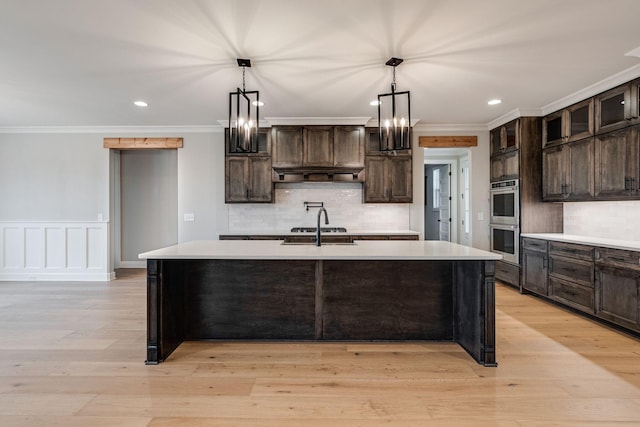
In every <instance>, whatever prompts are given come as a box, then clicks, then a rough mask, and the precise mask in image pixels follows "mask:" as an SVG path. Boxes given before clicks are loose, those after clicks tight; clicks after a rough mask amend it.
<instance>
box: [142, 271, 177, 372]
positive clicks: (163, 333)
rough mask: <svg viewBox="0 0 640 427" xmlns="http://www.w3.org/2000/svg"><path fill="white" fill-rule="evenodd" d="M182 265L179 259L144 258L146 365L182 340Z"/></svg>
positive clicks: (171, 349) (155, 361) (169, 350)
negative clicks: (145, 262) (145, 276)
mask: <svg viewBox="0 0 640 427" xmlns="http://www.w3.org/2000/svg"><path fill="white" fill-rule="evenodd" d="M183 267H184V266H183V264H182V263H181V262H180V261H172V260H168V261H163V260H153V259H149V260H147V360H145V363H146V364H147V365H157V364H158V363H160V362H163V361H164V360H165V359H166V358H167V357H169V355H170V354H171V353H172V352H173V351H174V350H175V349H176V348H177V347H178V346H179V345H180V344H181V343H182V341H183V340H184V322H185V320H184V287H185V280H186V277H185V274H184V268H183Z"/></svg>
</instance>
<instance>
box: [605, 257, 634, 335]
mask: <svg viewBox="0 0 640 427" xmlns="http://www.w3.org/2000/svg"><path fill="white" fill-rule="evenodd" d="M595 288H596V315H597V316H599V317H602V318H603V319H607V320H610V321H612V322H615V323H618V324H620V325H622V326H625V327H627V328H630V329H634V330H640V317H639V313H640V309H639V307H638V305H639V303H640V271H637V270H631V269H622V268H617V267H610V266H605V265H598V266H596V283H595Z"/></svg>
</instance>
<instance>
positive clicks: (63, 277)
mask: <svg viewBox="0 0 640 427" xmlns="http://www.w3.org/2000/svg"><path fill="white" fill-rule="evenodd" d="M115 278H116V273H115V272H111V273H95V274H66V273H60V274H48V273H45V274H33V273H11V274H8V273H0V282H5V281H12V282H35V281H49V282H69V281H74V282H109V281H111V280H114V279H115Z"/></svg>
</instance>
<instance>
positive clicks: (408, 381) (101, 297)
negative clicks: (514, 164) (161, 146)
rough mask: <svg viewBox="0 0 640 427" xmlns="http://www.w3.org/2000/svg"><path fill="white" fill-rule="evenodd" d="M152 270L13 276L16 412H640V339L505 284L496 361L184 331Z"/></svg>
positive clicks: (317, 417)
mask: <svg viewBox="0 0 640 427" xmlns="http://www.w3.org/2000/svg"><path fill="white" fill-rule="evenodd" d="M144 274H145V272H144V270H120V271H118V279H117V280H115V281H112V282H109V283H77V282H73V283H63V282H0V425H2V426H14V427H22V426H65V427H69V426H72V427H73V426H98V427H102V426H131V427H138V426H152V427H160V426H190V427H192V426H225V427H227V426H266V427H271V426H274V427H275V426H278V427H280V426H285V427H286V426H312V427H315V426H347V427H351V426H382V425H384V426H425V425H428V426H436V427H439V426H443V427H450V426H463V427H466V426H469V427H471V426H473V427H478V426H501V427H542V426H545V427H547V426H566V427H577V426H581V427H582V426H640V340H638V339H635V338H632V337H630V336H626V335H624V334H621V333H619V332H616V331H614V330H611V329H608V328H606V327H603V326H601V325H598V324H596V323H594V322H591V321H589V320H586V319H583V318H580V317H578V316H576V315H574V314H572V313H569V312H567V311H564V310H563V309H560V308H558V307H555V306H553V305H550V304H547V303H545V302H542V301H540V300H538V299H536V298H534V297H531V296H525V295H520V294H519V293H517V292H516V291H515V290H513V289H512V288H509V287H504V286H500V285H499V286H497V301H496V305H497V311H496V321H497V351H498V353H497V356H498V363H499V366H498V367H497V368H485V367H482V366H480V365H477V364H476V363H475V362H474V361H473V360H472V359H471V358H470V357H469V356H468V355H467V354H466V353H465V352H464V351H463V350H462V349H461V348H460V347H459V346H458V345H455V344H450V343H420V342H418V343H398V344H384V343H238V342H191V343H185V344H183V345H182V346H181V347H180V348H179V349H178V350H177V351H176V352H175V353H174V354H173V355H172V356H171V357H170V359H169V361H168V362H166V363H163V364H160V365H158V366H145V364H144V358H145V344H146V335H145V334H146V331H145V328H146V318H145V309H146V300H145V298H146V296H145V294H146V288H145V286H146V285H145V276H144Z"/></svg>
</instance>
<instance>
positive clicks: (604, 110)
mask: <svg viewBox="0 0 640 427" xmlns="http://www.w3.org/2000/svg"><path fill="white" fill-rule="evenodd" d="M631 87H632V85H631V84H624V85H621V86H618V87H615V88H613V89H611V90H608V91H606V92H604V93H601V94H600V95H597V96H596V97H595V120H596V133H604V132H609V131H612V130H616V129H621V128H623V127H627V126H629V121H630V120H632V119H633V112H632V110H633V109H634V108H633V107H634V102H633V100H632V90H631ZM633 95H635V94H633Z"/></svg>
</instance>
